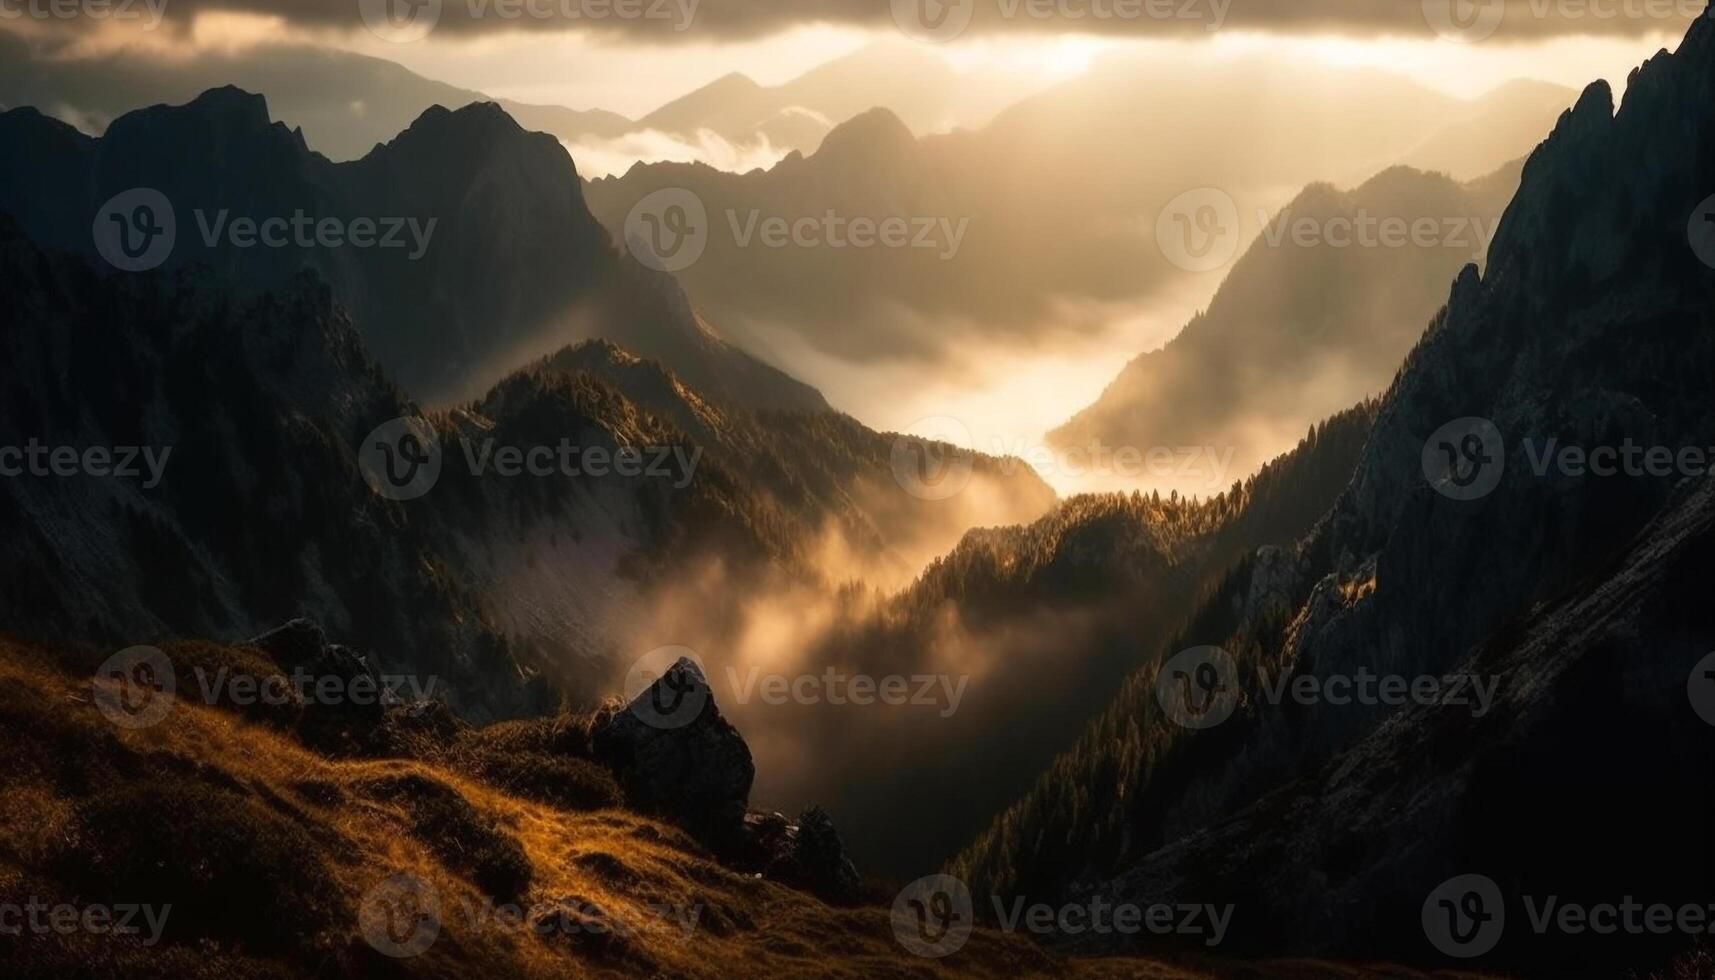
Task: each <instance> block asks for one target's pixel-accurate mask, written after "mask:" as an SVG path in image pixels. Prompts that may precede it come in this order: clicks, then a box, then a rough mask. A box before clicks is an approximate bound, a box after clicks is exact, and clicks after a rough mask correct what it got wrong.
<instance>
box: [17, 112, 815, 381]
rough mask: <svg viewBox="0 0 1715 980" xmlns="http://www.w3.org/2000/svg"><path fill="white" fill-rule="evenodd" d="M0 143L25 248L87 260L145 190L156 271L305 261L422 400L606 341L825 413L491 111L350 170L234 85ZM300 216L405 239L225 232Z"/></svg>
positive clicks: (566, 172) (241, 268)
mask: <svg viewBox="0 0 1715 980" xmlns="http://www.w3.org/2000/svg"><path fill="white" fill-rule="evenodd" d="M0 135H3V137H4V139H3V140H0V174H4V175H5V178H6V179H5V181H4V184H3V187H0V209H4V210H7V211H10V212H11V213H13V214H14V215H16V216H17V218H18V220H19V221H20V222H21V223H22V224H23V227H24V230H25V232H26V233H28V234H29V235H30V236H31V237H32V238H34V239H35V240H37V241H38V242H41V243H42V244H44V245H48V246H51V247H58V248H65V249H70V250H75V251H79V252H81V253H83V254H91V255H92V254H94V253H95V251H96V249H95V243H94V242H93V241H92V239H91V235H90V228H91V226H92V225H93V224H95V218H96V215H97V213H98V212H99V210H100V209H101V208H102V207H103V206H104V204H105V202H107V201H109V200H110V199H112V198H113V197H114V196H115V195H117V194H120V193H123V192H128V191H132V190H134V189H137V188H146V189H149V190H152V191H154V192H157V193H158V194H159V195H161V196H162V197H164V198H165V200H166V202H167V208H168V209H169V210H170V211H171V212H172V213H173V214H174V215H175V217H176V225H177V229H176V234H175V235H174V238H173V240H172V241H171V242H170V252H169V254H168V255H167V256H166V259H165V266H166V268H168V269H177V268H185V267H188V266H191V265H194V264H206V265H208V266H209V267H211V268H212V269H214V270H215V271H216V272H217V273H218V274H220V275H221V276H222V277H224V278H225V279H226V280H227V281H228V282H230V283H231V284H232V285H233V286H234V287H235V288H237V289H239V290H240V291H243V292H256V291H260V290H267V289H272V288H277V287H279V286H280V285H282V284H284V283H285V282H287V281H289V280H290V279H291V278H292V277H293V276H295V275H296V274H297V273H298V272H299V271H301V270H302V269H304V268H310V269H314V270H315V271H316V272H317V273H318V274H319V275H320V276H321V277H322V278H323V279H324V280H326V281H327V282H328V283H329V284H330V285H331V286H332V288H333V289H334V292H335V295H336V296H338V298H339V299H340V301H341V303H342V304H343V305H345V306H346V307H347V308H348V309H349V310H351V312H352V314H353V316H354V318H355V319H356V321H357V322H358V323H359V324H360V325H361V327H360V328H361V329H362V330H363V333H364V339H365V341H366V343H367V344H368V346H369V349H370V350H371V351H373V352H374V354H375V356H376V357H377V359H378V360H380V362H381V364H382V365H383V367H385V368H386V369H387V371H388V373H389V374H390V375H391V376H392V377H393V378H394V379H396V380H397V381H398V382H399V383H400V384H401V385H403V386H404V387H405V388H406V390H408V391H410V392H411V393H412V394H413V395H414V396H416V397H418V398H421V399H423V400H424V401H426V402H432V403H442V404H444V403H447V402H451V401H455V400H458V399H460V398H465V397H470V396H472V395H474V394H476V393H477V392H479V391H480V390H482V389H483V388H484V387H485V386H486V385H487V384H490V383H492V382H493V381H494V380H496V379H497V378H499V377H500V376H501V375H502V374H504V373H505V371H506V369H507V368H508V367H510V366H511V365H513V364H516V363H518V362H519V361H522V360H526V359H528V358H529V357H533V356H539V355H541V354H546V353H549V352H551V351H552V350H554V349H556V348H557V347H559V346H562V345H564V344H566V343H568V342H572V341H575V340H580V339H590V338H594V337H605V338H608V339H612V340H615V341H618V342H620V343H623V344H625V345H627V346H628V347H629V348H631V349H633V350H635V351H636V352H638V353H640V354H643V355H646V356H650V357H658V358H662V359H665V360H667V361H669V362H670V363H672V364H674V365H675V367H676V369H677V370H678V371H679V372H680V373H682V374H683V375H684V376H685V377H686V378H687V379H688V380H690V382H691V383H692V384H694V385H696V386H697V387H699V388H700V389H702V390H705V391H708V392H710V393H711V394H713V395H716V396H718V397H721V398H723V399H729V400H733V401H737V402H741V403H744V404H748V405H752V406H758V407H760V406H769V407H789V408H806V409H816V408H822V407H825V405H826V403H825V402H824V401H823V400H822V398H821V396H820V395H819V394H818V393H817V392H815V391H814V390H812V389H810V388H809V387H808V386H806V385H803V384H801V383H799V382H797V381H795V380H793V379H792V378H789V377H787V376H786V375H784V374H782V373H781V372H779V371H777V370H775V369H773V368H771V367H769V366H767V365H765V364H762V363H760V362H759V361H757V360H756V359H755V358H754V357H752V356H750V355H748V354H746V353H744V352H742V351H740V350H737V349H735V348H733V347H732V346H731V345H729V344H727V343H726V342H724V341H723V340H721V338H720V337H719V336H718V334H717V333H716V332H715V330H714V329H713V328H712V327H710V326H709V324H708V323H707V322H706V321H704V320H702V319H701V318H700V317H699V316H697V314H696V313H695V312H694V311H693V310H692V309H691V306H690V304H689V303H688V302H687V300H686V299H685V297H684V295H683V293H682V292H680V290H679V289H678V286H677V285H676V284H675V283H674V282H673V280H672V279H671V278H670V277H666V276H662V275H659V274H656V273H654V272H652V271H651V270H648V269H645V268H644V267H642V266H640V265H638V264H637V263H636V262H634V261H633V260H632V259H631V258H630V257H629V256H628V255H625V254H623V253H621V252H619V251H617V250H616V249H615V247H614V245H613V242H612V241H611V240H610V239H609V237H608V235H607V233H606V232H605V231H603V230H602V228H601V227H600V226H599V225H598V224H596V222H595V221H594V219H593V218H591V216H590V214H589V212H588V210H587V209H586V208H585V206H584V202H583V197H582V194H581V191H580V189H579V185H578V180H577V171H576V169H575V167H574V165H573V163H572V160H571V157H570V156H568V155H567V153H566V151H565V149H564V148H563V147H562V146H561V145H560V144H559V143H558V142H557V141H556V140H554V139H553V138H551V137H548V136H544V135H541V134H535V133H527V132H525V131H524V130H523V129H522V128H521V127H520V126H519V125H518V124H517V123H516V122H514V121H513V120H512V119H511V118H510V117H508V116H507V115H506V114H505V112H503V111H502V110H501V109H500V108H499V107H498V106H495V105H493V104H489V103H483V104H478V105H473V106H466V107H465V108H463V109H459V110H457V111H450V110H447V109H444V108H439V107H437V108H434V109H430V110H428V111H427V112H424V113H423V115H422V116H421V117H419V118H418V119H417V120H416V121H415V122H414V123H413V124H412V125H411V127H410V128H409V129H407V130H405V131H404V132H403V133H401V134H399V136H398V137H397V138H395V139H393V140H392V141H390V142H388V143H387V144H385V145H383V146H378V147H376V148H375V149H374V150H373V151H372V152H370V153H369V154H368V155H366V156H365V157H363V158H362V159H361V160H357V161H353V162H350V163H332V162H330V161H328V160H327V159H326V158H325V157H322V156H320V155H319V154H317V153H315V152H313V151H311V150H310V149H309V148H308V146H306V144H305V142H304V138H303V134H302V133H301V132H300V131H297V130H292V129H288V128H286V127H285V126H284V125H283V124H281V123H277V122H274V121H272V120H271V119H270V118H269V114H268V107H267V104H266V102H265V101H264V100H263V99H262V98H261V97H260V96H256V95H253V94H250V93H246V92H243V91H241V90H239V89H235V88H222V89H212V90H210V91H209V92H206V93H204V94H202V95H200V96H198V97H197V98H196V99H195V100H194V101H192V102H190V103H188V104H186V105H184V106H176V107H174V106H155V107H151V108H148V109H140V110H138V111H136V112H132V113H128V114H126V115H124V116H122V117H120V118H119V119H117V120H115V121H114V122H113V124H112V125H111V126H109V127H108V128H107V131H106V133H105V134H104V135H103V136H101V137H89V136H84V135H83V134H81V133H79V132H77V131H76V130H75V129H73V128H72V127H70V126H68V125H66V124H65V123H62V122H59V121H57V120H54V119H51V118H49V117H47V116H44V115H42V114H41V113H39V112H37V111H36V110H34V109H30V108H23V109H14V110H12V111H10V112H6V113H4V114H0ZM47 160H51V161H53V165H52V166H43V161H47ZM300 215H301V216H304V220H307V221H310V222H314V223H320V222H322V221H328V220H331V221H333V222H336V223H338V224H339V225H340V226H341V227H351V226H352V224H353V222H356V221H360V220H367V221H369V222H373V223H374V225H373V226H374V227H376V228H377V229H378V230H379V229H381V228H385V227H387V226H389V225H391V226H393V228H394V230H396V231H397V230H399V227H400V226H401V225H402V224H403V223H404V222H407V221H408V222H410V228H411V229H412V231H411V232H410V233H409V235H406V234H403V233H401V234H398V235H391V236H390V235H385V234H380V233H377V234H375V235H374V238H375V239H376V243H375V245H374V246H373V247H366V248H365V247H356V246H352V247H328V246H326V245H325V244H323V242H322V240H321V239H320V238H318V237H316V236H312V235H308V234H300V233H298V232H297V231H294V232H293V233H292V234H291V235H289V236H288V235H285V234H284V233H283V231H282V234H281V236H280V240H279V241H278V242H276V243H275V245H277V246H278V247H275V245H271V244H270V243H269V242H267V241H259V240H256V239H254V238H248V239H247V238H241V237H239V235H238V234H236V233H233V229H235V228H239V227H242V226H241V224H240V223H241V222H243V221H246V220H248V221H251V222H262V221H267V220H269V219H273V220H275V221H294V220H297V219H298V216H300ZM318 234H319V232H318ZM388 238H391V239H392V240H393V243H394V244H396V245H398V246H399V247H388V244H387V241H388Z"/></svg>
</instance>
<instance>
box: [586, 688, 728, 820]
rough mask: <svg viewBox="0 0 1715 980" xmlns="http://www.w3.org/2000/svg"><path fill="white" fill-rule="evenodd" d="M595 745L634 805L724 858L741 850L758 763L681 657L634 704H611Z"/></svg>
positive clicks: (596, 728) (598, 724)
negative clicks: (678, 827)
mask: <svg viewBox="0 0 1715 980" xmlns="http://www.w3.org/2000/svg"><path fill="white" fill-rule="evenodd" d="M590 746H591V749H592V750H593V752H594V754H595V757H596V759H597V760H599V761H600V762H602V763H603V764H604V765H606V766H608V767H609V768H610V769H612V770H613V771H614V774H615V776H616V777H617V778H618V780H619V784H620V787H621V789H623V790H624V791H625V798H626V802H627V803H628V804H630V805H631V806H633V807H635V808H636V809H638V810H641V811H642V812H644V813H652V814H659V815H662V816H665V817H668V818H670V819H672V820H674V821H675V822H677V823H679V824H680V825H681V826H683V827H685V828H686V829H687V830H689V831H691V833H692V834H694V835H695V836H696V837H697V838H698V839H699V840H701V841H703V842H704V843H705V844H707V845H708V846H709V847H711V848H712V849H714V850H715V851H716V852H717V853H735V852H737V851H738V850H739V849H740V847H741V844H742V842H743V839H744V815H745V809H746V807H747V806H748V805H749V801H750V786H751V783H752V782H753V781H754V780H755V779H756V764H755V763H754V762H753V761H751V757H750V746H748V745H746V744H745V741H744V737H743V736H741V735H740V734H739V733H738V729H736V728H734V727H733V726H732V724H731V723H730V722H728V721H727V720H726V719H725V718H724V717H722V715H721V711H720V707H719V706H718V705H717V704H715V699H714V692H713V691H711V690H710V689H709V683H708V680H707V678H705V677H704V676H703V672H702V670H701V669H700V668H699V667H698V666H697V665H696V664H695V663H693V662H692V661H690V660H689V659H687V658H680V659H679V661H678V662H676V663H675V664H673V666H672V667H670V668H668V669H667V671H666V672H665V673H663V674H662V675H661V676H660V677H659V678H657V679H656V681H655V682H654V683H653V684H652V685H650V686H649V687H648V688H647V689H645V690H644V691H642V692H641V693H639V694H638V695H637V697H635V698H633V699H632V700H631V701H630V702H629V703H624V702H620V701H609V702H608V703H606V704H604V705H603V706H602V708H601V710H600V711H598V712H597V713H596V715H595V717H594V718H593V719H592V720H591V722H590Z"/></svg>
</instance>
